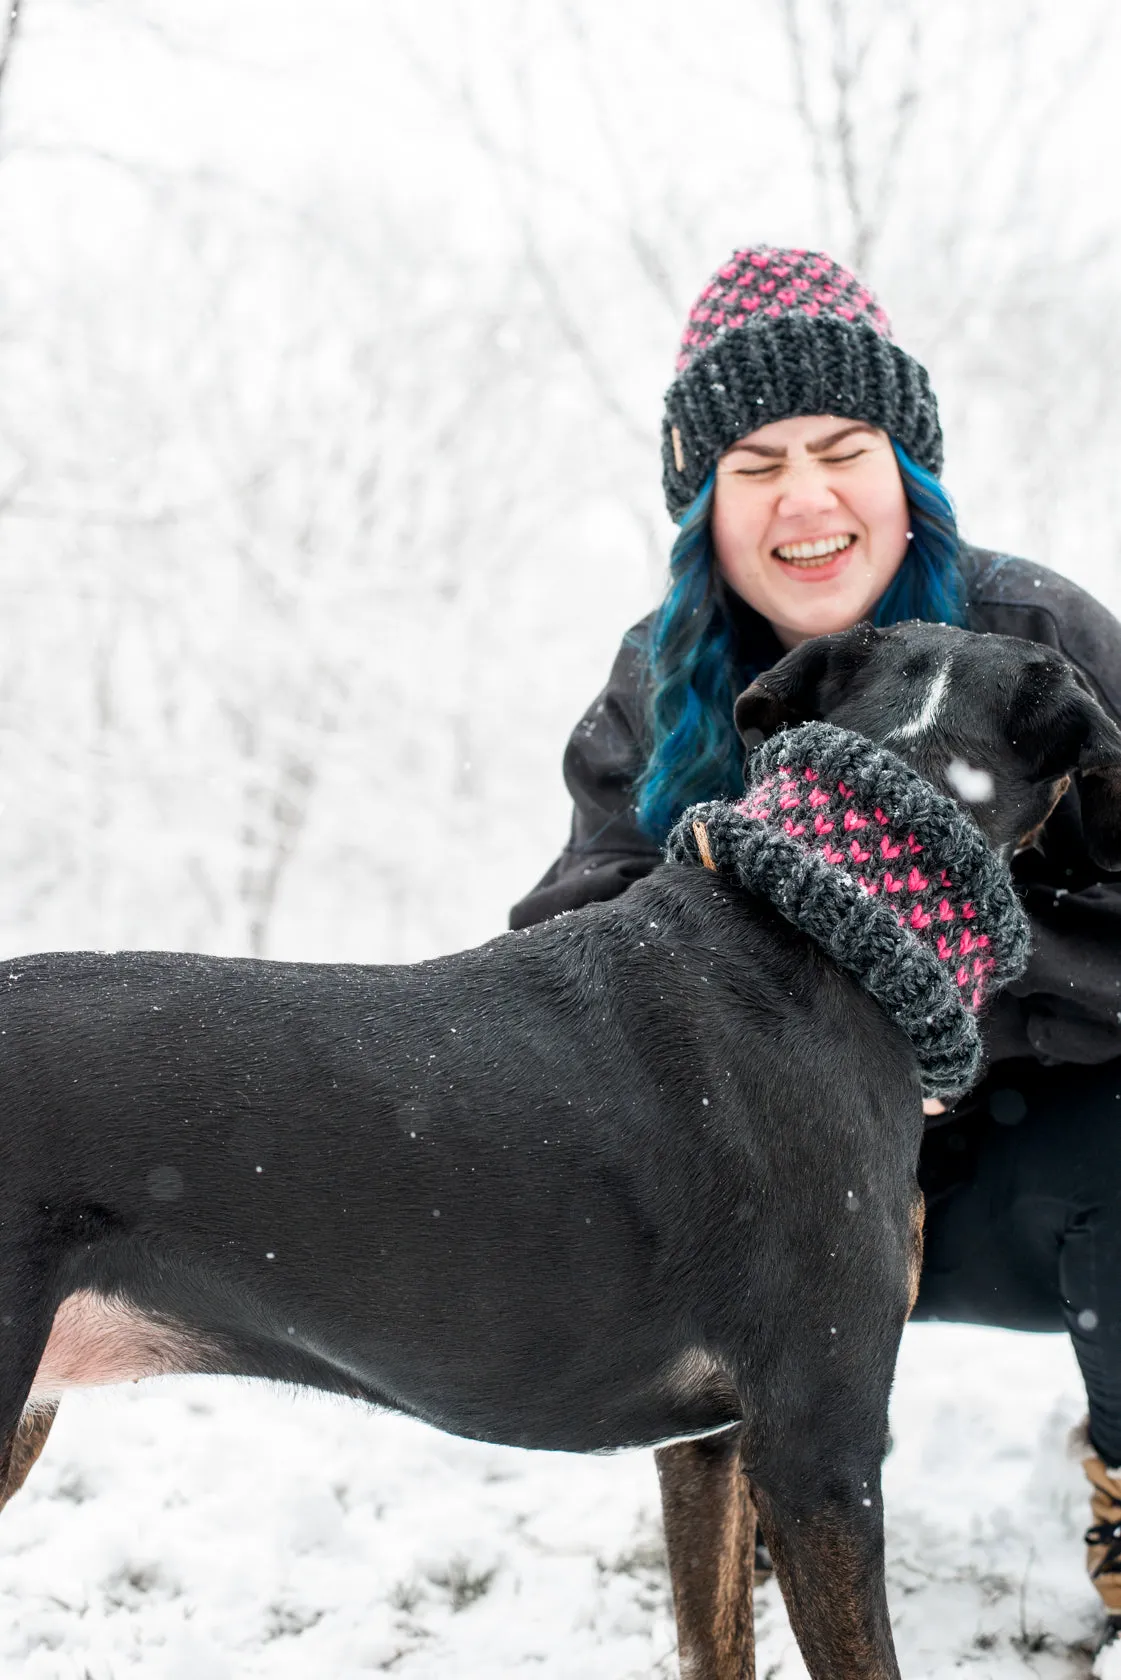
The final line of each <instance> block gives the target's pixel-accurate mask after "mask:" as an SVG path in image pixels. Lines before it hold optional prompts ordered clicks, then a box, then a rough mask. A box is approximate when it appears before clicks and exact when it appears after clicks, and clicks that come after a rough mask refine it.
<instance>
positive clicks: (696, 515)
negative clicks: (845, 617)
mask: <svg viewBox="0 0 1121 1680" xmlns="http://www.w3.org/2000/svg"><path fill="white" fill-rule="evenodd" d="M892 448H893V449H894V451H895V458H896V461H897V462H898V464H899V474H900V477H901V478H902V480H903V489H904V492H905V493H906V497H907V507H908V512H909V519H910V526H911V540H910V542H909V543H908V545H907V553H906V554H905V556H904V558H903V563H902V565H901V566H900V567H899V570H898V571H897V572H896V574H895V576H894V577H893V578H892V580H891V582H890V584H889V585H888V587H887V589H886V590H885V591H884V593H883V594H882V595H881V597H880V599H879V601H878V602H877V603H876V607H875V610H874V612H873V614H872V622H873V623H874V624H877V625H881V626H883V625H887V624H901V623H902V622H903V621H904V620H905V619H909V618H922V619H926V620H927V621H928V622H931V623H935V624H939V623H941V624H961V623H962V622H963V621H964V616H965V611H964V607H965V603H964V591H963V586H962V579H961V572H960V570H959V567H958V551H959V549H960V546H961V538H960V537H959V535H958V528H957V519H956V517H955V515H954V508H953V503H952V502H951V501H950V498H949V496H947V494H946V492H945V490H944V489H943V488H942V486H941V484H940V483H939V482H938V480H937V479H936V478H935V477H934V475H933V473H929V472H927V471H926V469H925V468H924V467H920V466H919V465H918V464H917V463H916V462H914V461H912V460H911V458H910V456H909V455H907V454H906V452H905V451H904V450H902V449H901V448H900V447H899V445H898V444H897V443H896V442H895V441H894V440H893V441H892ZM715 482H716V471H715V468H714V469H713V470H712V471H711V472H710V473H709V475H708V477H707V478H706V479H705V481H704V483H703V484H702V485H701V488H700V490H699V491H698V492H697V494H696V496H695V497H694V499H693V501H692V502H691V503H690V505H689V507H688V508H687V509H686V510H685V513H684V514H683V515H682V517H681V521H680V529H679V530H678V533H677V537H676V540H675V541H674V545H673V549H672V551H671V553H670V578H669V588H668V590H667V591H666V596H665V599H664V600H663V602H662V604H661V606H660V607H659V608H658V610H657V612H656V613H655V614H654V619H653V622H652V624H651V627H650V638H649V642H648V644H647V654H646V658H647V674H648V680H649V700H648V704H647V726H648V730H649V739H650V751H649V756H648V757H647V760H646V763H645V765H644V766H643V769H642V771H641V772H640V774H639V776H638V778H637V780H636V782H635V786H634V793H635V812H636V816H637V819H638V825H639V827H640V828H641V829H642V830H643V831H644V832H645V833H646V834H648V835H650V836H651V838H653V839H655V840H657V841H658V842H659V843H660V842H661V841H662V840H664V839H665V836H666V835H667V834H668V832H669V830H670V828H671V827H672V826H673V824H674V822H675V821H676V820H677V818H678V817H679V816H680V814H681V812H682V811H683V810H684V808H685V806H686V805H691V804H693V803H694V802H695V801H696V800H698V799H727V798H737V797H738V796H739V795H740V793H742V791H743V775H742V766H743V748H742V746H741V744H740V739H739V736H738V735H737V734H736V727H735V724H734V723H733V721H732V707H733V703H734V701H735V698H736V695H737V694H738V693H739V692H740V690H741V689H743V688H746V686H747V684H748V683H749V682H751V681H752V679H753V678H754V677H756V676H758V674H759V673H758V671H756V670H753V669H751V668H749V667H747V666H745V665H743V664H741V663H740V661H739V660H738V658H737V653H736V634H735V629H734V626H733V623H732V619H731V615H730V612H729V608H728V600H727V594H726V588H725V585H724V583H723V581H722V579H721V578H720V575H719V572H718V571H717V568H716V565H715V560H714V555H713V549H712V536H711V514H712V496H713V486H714V484H715Z"/></svg>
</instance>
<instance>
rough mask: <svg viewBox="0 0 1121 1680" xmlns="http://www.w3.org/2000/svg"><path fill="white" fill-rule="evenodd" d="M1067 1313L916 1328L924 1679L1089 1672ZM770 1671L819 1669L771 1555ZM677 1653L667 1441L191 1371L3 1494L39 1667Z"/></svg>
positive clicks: (336, 1669)
mask: <svg viewBox="0 0 1121 1680" xmlns="http://www.w3.org/2000/svg"><path fill="white" fill-rule="evenodd" d="M1080 1411H1081V1405H1080V1391H1079V1384H1078V1377H1077V1371H1076V1369H1075V1366H1074V1362H1073V1359H1072V1357H1071V1355H1070V1352H1069V1348H1068V1346H1067V1344H1066V1342H1065V1340H1063V1339H1061V1338H1058V1337H1049V1336H1048V1337H1029V1336H1018V1335H1013V1334H1008V1333H1004V1332H1000V1331H988V1330H978V1329H971V1328H965V1327H960V1326H950V1325H920V1326H915V1327H913V1328H912V1329H910V1330H908V1332H907V1334H906V1337H905V1339H904V1347H903V1356H902V1361H901V1365H900V1370H899V1376H898V1381H897V1387H896V1396H895V1403H894V1407H893V1417H892V1428H893V1431H894V1438H895V1447H894V1451H893V1453H892V1455H891V1457H890V1458H889V1460H888V1463H887V1467H886V1497H887V1524H888V1535H887V1547H888V1569H889V1584H890V1592H891V1601H892V1612H893V1617H894V1623H895V1630H896V1638H897V1641H898V1646H899V1653H900V1660H901V1664H902V1668H903V1673H904V1675H905V1676H906V1677H907V1680H920V1677H921V1680H948V1677H949V1676H951V1675H954V1676H959V1675H961V1674H966V1675H969V1674H975V1675H977V1676H979V1677H981V1676H984V1677H985V1680H1024V1677H1025V1676H1030V1675H1034V1676H1038V1677H1039V1680H1060V1677H1063V1680H1065V1677H1067V1676H1075V1675H1087V1674H1089V1672H1090V1656H1089V1642H1090V1640H1091V1639H1092V1637H1093V1634H1094V1630H1095V1626H1096V1613H1095V1599H1094V1595H1093V1593H1092V1592H1091V1590H1090V1588H1089V1587H1088V1585H1087V1583H1086V1581H1085V1577H1084V1575H1083V1573H1082V1565H1081V1545H1080V1534H1081V1530H1082V1528H1083V1526H1084V1525H1085V1521H1086V1500H1085V1495H1084V1491H1083V1484H1082V1480H1081V1471H1080V1470H1079V1469H1078V1468H1077V1466H1076V1465H1074V1464H1072V1463H1071V1462H1069V1461H1068V1460H1067V1458H1066V1456H1065V1440H1066V1434H1067V1431H1068V1430H1069V1428H1070V1426H1071V1425H1072V1424H1073V1423H1074V1422H1076V1421H1077V1419H1078V1417H1079V1414H1080ZM757 1623H758V1630H759V1664H758V1672H759V1676H760V1680H801V1677H804V1675H805V1669H804V1668H803V1666H802V1664H801V1662H800V1660H799V1658H798V1655H797V1651H796V1649H795V1646H794V1642H793V1639H792V1637H791V1634H790V1630H789V1627H788V1625H787V1622H786V1618H785V1615H784V1613H783V1609H782V1604H781V1600H780V1597H779V1593H778V1589H777V1587H776V1586H774V1585H773V1584H772V1585H770V1586H768V1587H766V1588H765V1589H764V1590H763V1591H762V1592H761V1593H760V1595H759V1599H758V1608H757ZM382 1672H386V1673H391V1674H394V1675H397V1676H400V1677H402V1680H434V1677H435V1676H437V1675H438V1676H440V1680H482V1677H483V1676H487V1677H488V1680H494V1677H496V1676H507V1675H534V1676H540V1680H568V1677H569V1676H575V1675H579V1676H580V1677H581V1680H630V1677H634V1680H638V1677H640V1676H641V1677H643V1680H648V1677H650V1676H654V1677H658V1676H665V1677H667V1680H668V1677H671V1676H674V1675H675V1674H676V1665H675V1651H674V1635H673V1625H672V1618H671V1614H670V1607H669V1597H668V1578H667V1574H666V1568H665V1562H664V1557H663V1552H662V1545H661V1533H660V1524H659V1514H658V1499H657V1489H656V1484H655V1476H654V1467H653V1460H652V1457H651V1455H650V1454H648V1453H640V1454H627V1455H624V1456H620V1457H618V1458H614V1459H579V1458H569V1457H565V1456H563V1455H559V1454H543V1453H542V1454H533V1453H524V1452H516V1451H512V1450H506V1449H500V1448H494V1447H485V1446H479V1445H477V1444H475V1443H472V1442H464V1441H458V1440H453V1439H451V1438H449V1437H447V1436H442V1435H439V1434H437V1433H435V1432H434V1431H432V1430H430V1429H427V1428H425V1427H423V1426H421V1425H417V1424H413V1423H411V1422H408V1421H405V1420H403V1419H399V1418H393V1417H386V1416H382V1415H377V1414H374V1413H371V1412H367V1411H365V1410H364V1409H362V1408H360V1407H358V1406H356V1405H354V1404H352V1403H349V1402H344V1401H339V1400H335V1399H325V1398H322V1397H319V1396H303V1395H298V1396H294V1395H291V1394H288V1393H282V1392H277V1391H275V1390H271V1391H270V1390H268V1389H266V1388H264V1387H257V1386H255V1385H250V1384H237V1383H233V1382H228V1381H227V1382H221V1381H214V1380H190V1381H185V1380H181V1379H179V1380H174V1381H164V1382H156V1383H150V1384H147V1385H141V1386H138V1387H136V1388H129V1389H127V1390H106V1391H103V1392H100V1393H87V1394H83V1395H74V1396H72V1397H70V1398H69V1399H68V1400H67V1401H66V1403H65V1404H64V1406H63V1408H62V1410H61V1412H60V1414H59V1420H58V1422H57V1424H56V1425H55V1428H54V1431H53V1433H52V1436H51V1439H50V1441H49V1443H48V1446H47V1448H46V1451H45V1452H44V1454H43V1457H42V1459H41V1460H40V1462H39V1465H38V1466H37V1467H36V1469H35V1471H33V1473H32V1476H31V1478H30V1480H29V1482H28V1484H27V1486H26V1488H25V1489H24V1491H23V1492H22V1493H21V1494H20V1495H19V1497H18V1498H17V1499H16V1500H15V1501H13V1503H12V1504H11V1506H10V1507H9V1508H8V1510H7V1511H6V1513H5V1514H4V1517H3V1520H2V1521H0V1673H2V1674H3V1675H5V1676H6V1675H9V1674H19V1675H20V1676H21V1677H22V1680H126V1677H128V1676H134V1675H143V1676H144V1677H145V1680H233V1677H234V1676H237V1677H238V1680H241V1677H245V1680H249V1677H253V1680H310V1677H313V1676H314V1677H316V1680H318V1677H320V1676H322V1677H325V1680H326V1677H330V1680H358V1677H359V1676H366V1675H370V1674H376V1673H382Z"/></svg>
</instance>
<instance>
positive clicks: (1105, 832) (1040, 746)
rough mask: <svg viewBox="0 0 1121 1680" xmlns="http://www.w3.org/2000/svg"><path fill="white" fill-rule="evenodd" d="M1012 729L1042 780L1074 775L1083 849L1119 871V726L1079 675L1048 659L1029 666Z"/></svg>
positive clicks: (1120, 819) (1098, 862) (1120, 837)
mask: <svg viewBox="0 0 1121 1680" xmlns="http://www.w3.org/2000/svg"><path fill="white" fill-rule="evenodd" d="M1016 731H1017V735H1018V736H1019V737H1020V738H1021V740H1022V741H1024V742H1028V743H1031V744H1032V746H1033V750H1034V753H1035V757H1036V761H1037V762H1036V775H1037V777H1038V779H1039V780H1040V781H1050V780H1058V779H1059V778H1060V777H1062V776H1064V775H1071V774H1077V776H1078V794H1079V800H1080V803H1081V806H1082V832H1083V835H1084V838H1085V841H1086V850H1087V851H1088V852H1089V854H1090V856H1091V857H1092V858H1093V860H1094V862H1095V863H1096V864H1098V865H1099V866H1100V867H1101V868H1102V869H1111V870H1114V869H1121V728H1119V727H1118V725H1117V723H1116V722H1115V721H1114V719H1113V718H1111V717H1110V716H1109V713H1108V712H1106V711H1105V710H1104V709H1103V707H1102V706H1101V705H1100V704H1099V703H1098V700H1097V697H1096V696H1095V694H1094V693H1093V691H1092V690H1091V688H1090V685H1089V683H1088V682H1087V681H1086V679H1085V677H1083V675H1082V673H1081V672H1080V671H1078V670H1077V669H1075V667H1073V666H1067V667H1066V669H1065V671H1064V670H1063V669H1062V668H1061V667H1059V668H1056V665H1055V664H1054V662H1051V661H1048V662H1046V663H1042V662H1041V663H1040V664H1038V665H1032V666H1029V667H1028V669H1027V670H1026V671H1025V673H1024V676H1023V679H1022V683H1021V689H1020V694H1019V696H1018V704H1017V709H1016Z"/></svg>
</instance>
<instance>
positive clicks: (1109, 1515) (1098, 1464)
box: [1082, 1452, 1121, 1645]
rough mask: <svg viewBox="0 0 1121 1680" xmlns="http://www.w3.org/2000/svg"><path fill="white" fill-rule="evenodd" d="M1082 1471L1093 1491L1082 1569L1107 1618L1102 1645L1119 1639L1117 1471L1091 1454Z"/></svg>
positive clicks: (1120, 1506)
mask: <svg viewBox="0 0 1121 1680" xmlns="http://www.w3.org/2000/svg"><path fill="white" fill-rule="evenodd" d="M1082 1468H1083V1470H1084V1471H1085V1472H1086V1476H1087V1479H1088V1481H1089V1483H1090V1486H1091V1488H1092V1489H1093V1492H1092V1493H1091V1495H1090V1509H1091V1511H1092V1512H1093V1516H1094V1521H1093V1523H1092V1525H1091V1526H1090V1527H1089V1528H1088V1529H1087V1530H1086V1568H1087V1570H1088V1571H1089V1575H1090V1579H1091V1581H1092V1582H1093V1583H1094V1586H1095V1587H1096V1588H1097V1590H1098V1595H1099V1597H1100V1598H1101V1601H1102V1603H1103V1605H1104V1606H1105V1612H1106V1615H1107V1616H1108V1618H1109V1629H1108V1632H1107V1635H1106V1644H1107V1645H1111V1644H1113V1643H1115V1642H1116V1641H1117V1640H1118V1638H1119V1637H1121V1468H1119V1469H1116V1470H1111V1469H1109V1468H1108V1466H1107V1465H1105V1464H1104V1463H1103V1462H1102V1460H1101V1458H1099V1456H1098V1454H1097V1453H1095V1452H1091V1453H1089V1454H1087V1456H1085V1457H1084V1458H1083V1460H1082Z"/></svg>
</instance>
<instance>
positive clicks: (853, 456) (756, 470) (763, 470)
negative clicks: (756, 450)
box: [732, 449, 868, 478]
mask: <svg viewBox="0 0 1121 1680" xmlns="http://www.w3.org/2000/svg"><path fill="white" fill-rule="evenodd" d="M867 453H868V451H867V450H866V449H854V450H852V451H851V452H850V453H849V454H848V455H819V456H818V457H817V459H818V460H819V461H821V462H822V463H823V464H824V465H825V466H827V467H840V466H843V465H844V464H845V462H846V461H858V460H859V459H860V457H861V456H862V455H867ZM785 465H786V462H785V461H775V462H774V463H773V465H771V466H769V467H734V468H733V469H732V470H733V471H734V472H735V473H736V474H737V475H738V477H740V478H770V477H771V476H772V474H773V473H776V472H778V470H779V468H780V467H784V466H785Z"/></svg>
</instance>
